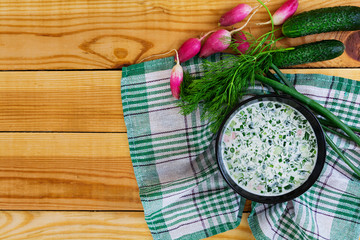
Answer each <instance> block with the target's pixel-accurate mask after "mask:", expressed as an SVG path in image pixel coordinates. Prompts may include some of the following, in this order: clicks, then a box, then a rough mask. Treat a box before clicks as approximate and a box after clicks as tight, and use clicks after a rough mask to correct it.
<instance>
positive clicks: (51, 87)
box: [0, 69, 360, 132]
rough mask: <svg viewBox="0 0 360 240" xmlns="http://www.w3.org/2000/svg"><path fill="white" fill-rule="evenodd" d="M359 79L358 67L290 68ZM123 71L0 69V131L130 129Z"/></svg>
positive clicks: (301, 71)
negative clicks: (124, 103) (124, 105)
mask: <svg viewBox="0 0 360 240" xmlns="http://www.w3.org/2000/svg"><path fill="white" fill-rule="evenodd" d="M284 72H287V73H321V74H327V75H337V76H342V77H347V78H351V79H355V80H360V74H359V73H360V70H359V69H291V70H284ZM120 78H121V71H28V72H26V71H20V72H0V96H2V97H1V98H0V132H4V131H6V132H11V131H42V132H126V127H125V123H124V117H123V112H122V105H121V96H120Z"/></svg>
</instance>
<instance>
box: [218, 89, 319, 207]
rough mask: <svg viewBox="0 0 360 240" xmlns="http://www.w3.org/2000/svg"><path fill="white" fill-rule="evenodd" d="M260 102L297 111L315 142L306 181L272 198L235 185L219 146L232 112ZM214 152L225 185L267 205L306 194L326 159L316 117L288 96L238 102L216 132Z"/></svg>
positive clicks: (258, 97) (255, 98) (272, 96)
mask: <svg viewBox="0 0 360 240" xmlns="http://www.w3.org/2000/svg"><path fill="white" fill-rule="evenodd" d="M262 101H275V102H281V103H285V104H288V105H290V106H292V107H293V108H295V109H297V110H298V111H299V112H300V113H301V114H302V115H303V116H304V117H305V118H306V119H307V120H308V121H309V123H310V125H311V127H312V129H313V131H314V133H315V136H316V140H317V147H318V151H317V159H316V163H315V166H314V168H313V171H312V172H311V174H310V176H309V177H308V179H307V180H306V181H305V182H304V183H303V184H302V185H300V186H299V187H297V188H295V189H294V190H292V191H290V192H288V193H285V194H283V195H274V196H264V195H257V194H254V193H251V192H248V191H246V190H245V189H243V188H241V187H240V186H239V185H237V184H236V183H235V182H234V180H233V179H232V178H231V176H230V174H229V173H228V171H227V170H226V167H225V163H224V161H222V158H221V144H220V138H221V136H222V135H223V132H224V129H225V128H224V127H225V124H226V123H227V121H228V120H229V118H230V117H231V116H232V114H233V113H234V112H236V111H237V110H239V109H240V108H244V107H246V106H248V105H250V104H252V103H255V102H262ZM215 151H216V162H217V164H218V167H219V169H220V172H221V175H222V176H223V178H224V179H225V181H226V182H227V184H228V185H229V186H230V187H231V188H232V189H234V190H235V192H236V193H238V194H239V195H241V196H242V197H244V198H246V199H249V200H251V201H254V202H260V203H267V204H273V203H281V202H286V201H289V200H292V199H294V198H296V197H298V196H300V195H301V194H303V193H304V192H306V191H307V190H308V189H309V188H310V187H311V186H312V185H313V184H314V183H315V182H316V180H317V179H318V178H319V176H320V173H321V171H322V169H323V167H324V164H325V158H326V141H325V136H324V132H323V129H322V127H321V124H320V122H319V121H318V119H317V118H316V116H315V115H314V114H313V113H312V112H311V111H310V110H309V109H308V108H307V107H306V106H305V105H303V104H302V103H301V102H299V101H298V100H296V99H294V98H293V97H291V96H289V95H285V94H282V95H277V94H265V95H258V96H254V97H251V98H249V99H247V100H244V101H242V102H240V103H239V104H238V105H237V106H236V107H235V108H234V109H233V110H232V111H231V112H230V113H229V114H228V115H227V116H226V117H225V119H224V121H223V122H222V124H221V126H220V130H219V131H218V134H217V137H216V145H215Z"/></svg>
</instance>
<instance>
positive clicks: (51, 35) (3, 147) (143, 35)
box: [0, 0, 360, 240]
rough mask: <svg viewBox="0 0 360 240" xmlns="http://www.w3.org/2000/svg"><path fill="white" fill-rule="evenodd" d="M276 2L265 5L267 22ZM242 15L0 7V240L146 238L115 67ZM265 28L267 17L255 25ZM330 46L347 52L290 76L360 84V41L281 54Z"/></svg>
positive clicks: (144, 7) (87, 5) (171, 4)
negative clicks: (326, 76)
mask: <svg viewBox="0 0 360 240" xmlns="http://www.w3.org/2000/svg"><path fill="white" fill-rule="evenodd" d="M244 2H245V3H249V4H250V5H252V6H255V5H257V3H256V1H255V0H252V1H250V0H245V1H243V3H244ZM282 2H284V1H283V0H281V1H280V0H272V1H271V2H270V3H269V4H268V6H269V8H270V10H272V11H274V10H275V9H277V8H278V7H279V6H280V5H281V4H282ZM237 4H239V2H238V1H234V0H229V1H206V3H205V2H204V1H202V0H191V1H190V0H189V1H188V0H186V1H185V0H178V1H169V0H166V1H160V0H159V1H148V0H143V1H136V0H129V1H118V0H97V1H73V0H66V1H63V0H50V1H40V0H17V1H5V0H4V1H2V2H1V3H0V21H1V22H0V23H1V27H0V33H1V34H0V53H1V54H0V70H1V71H0V208H1V209H2V211H1V212H0V239H7V240H11V239H151V235H150V232H149V230H148V228H147V225H146V223H145V221H144V215H143V210H142V205H141V202H140V199H139V196H138V188H137V184H136V180H135V176H134V173H133V169H132V165H131V159H130V154H129V147H128V142H127V136H126V128H125V124H124V119H123V112H122V106H121V97H120V79H121V67H122V66H126V65H129V64H133V63H135V62H137V61H139V60H140V59H142V58H144V57H147V56H150V55H153V54H158V53H163V52H167V51H168V50H170V49H173V48H178V47H179V46H180V45H181V43H182V42H183V41H185V40H186V39H188V38H190V37H195V36H199V35H200V34H202V33H205V32H207V31H209V30H211V29H214V28H215V27H216V24H217V20H218V18H219V17H220V15H221V14H222V13H224V12H226V11H227V10H229V9H231V8H232V7H234V6H236V5H237ZM345 4H347V5H357V6H360V2H359V1H358V0H346V1H345V0H343V1H338V0H326V1H325V0H302V1H300V6H299V9H298V12H301V11H305V10H309V9H315V8H319V7H329V6H335V5H345ZM266 20H267V17H266V13H265V10H264V9H262V10H260V11H259V12H258V14H256V15H255V16H254V18H253V21H252V22H263V21H266ZM266 29H267V28H266V27H259V26H256V25H254V24H250V25H249V26H248V27H247V29H246V30H248V31H251V32H252V33H253V34H255V35H256V34H258V33H260V32H263V31H265V30H266ZM330 38H334V39H339V40H341V41H343V42H344V43H346V45H347V46H348V50H347V51H348V53H346V54H343V55H342V56H341V57H339V58H337V59H334V60H331V61H327V62H321V63H313V64H306V65H302V66H298V67H297V68H294V69H288V70H286V72H291V73H323V74H329V75H338V76H343V77H348V78H353V79H357V80H360V68H359V67H360V62H359V61H358V60H359V55H358V54H359V48H360V46H359V38H360V32H336V33H326V34H319V35H314V36H307V37H303V38H299V39H291V40H285V41H282V43H281V44H283V45H285V46H294V45H297V44H300V43H305V42H311V41H315V40H321V39H330ZM351 51H352V52H353V53H351ZM351 54H352V55H354V59H353V58H351V57H350V55H351ZM356 59H357V60H356ZM249 212H250V205H249V204H247V206H246V209H245V212H244V215H243V220H242V222H241V224H240V226H239V227H238V228H237V229H235V230H232V231H229V232H226V233H223V234H220V235H217V236H214V237H212V239H225V238H226V239H253V236H252V234H251V231H250V229H249V226H248V224H247V220H246V218H247V216H248V215H249Z"/></svg>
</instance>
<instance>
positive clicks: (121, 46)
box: [0, 0, 360, 70]
mask: <svg viewBox="0 0 360 240" xmlns="http://www.w3.org/2000/svg"><path fill="white" fill-rule="evenodd" d="M242 3H248V4H250V5H252V6H256V5H257V4H258V3H257V2H256V1H254V0H244V1H243V2H242ZM282 3H283V1H282V0H272V1H270V3H268V4H267V5H268V7H269V9H270V10H271V11H272V12H274V11H275V10H276V9H277V8H278V7H279V6H280V5H281V4H282ZM237 4H239V2H238V1H235V0H230V1H225V2H224V1H215V0H212V1H207V2H206V4H204V2H203V1H202V0H193V1H174V0H172V1H168V0H153V1H151V0H146V1H137V0H129V1H116V0H106V1H105V0H96V1H71V0H64V1H58V0H49V1H42V0H18V1H9V0H5V1H2V3H1V6H0V21H1V30H0V36H1V38H0V52H1V57H0V70H27V69H114V68H120V67H122V66H125V65H129V64H133V63H135V62H137V61H138V60H140V59H142V58H144V57H147V56H150V55H153V54H158V53H164V52H167V51H169V50H170V49H173V48H178V47H179V46H180V45H181V44H182V43H183V42H184V41H185V40H186V39H188V38H190V37H197V36H199V35H201V34H203V33H205V32H207V31H209V30H213V29H215V28H216V27H217V21H218V19H219V17H220V16H221V15H222V14H223V13H225V12H226V11H228V10H229V9H231V8H233V7H234V6H236V5H237ZM337 5H355V6H360V3H359V1H358V0H347V1H346V2H343V3H339V2H338V1H337V0H318V1H312V0H302V1H301V3H300V6H299V8H298V11H297V12H302V11H305V10H310V9H316V8H320V7H330V6H337ZM267 20H268V15H267V13H266V11H265V9H261V10H259V12H258V13H257V14H256V15H255V16H254V18H253V19H252V21H251V24H250V25H248V27H246V28H245V29H244V30H247V31H250V32H251V33H253V34H254V35H255V36H256V35H259V34H260V33H264V32H265V31H268V30H269V29H270V27H269V26H257V25H255V23H258V22H264V21H267ZM241 24H242V23H241ZM241 24H240V25H241ZM347 37H348V33H343V32H335V33H326V34H319V35H313V36H307V37H304V38H297V39H291V40H286V41H284V42H283V44H287V45H296V44H299V43H303V42H309V41H315V40H321V39H326V38H335V39H339V40H342V41H345V40H346V38H347ZM307 66H308V65H306V67H307ZM359 66H360V63H359V61H356V60H354V59H352V58H350V57H348V55H347V54H344V55H343V56H342V57H340V58H337V59H336V60H333V61H331V62H327V63H316V64H312V65H311V67H359Z"/></svg>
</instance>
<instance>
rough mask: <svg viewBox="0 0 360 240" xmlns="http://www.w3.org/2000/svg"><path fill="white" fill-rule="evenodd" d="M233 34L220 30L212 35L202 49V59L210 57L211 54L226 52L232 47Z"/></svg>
mask: <svg viewBox="0 0 360 240" xmlns="http://www.w3.org/2000/svg"><path fill="white" fill-rule="evenodd" d="M230 42H231V32H229V31H228V30H225V29H220V30H217V31H216V32H214V33H213V34H211V35H210V37H209V38H208V39H207V40H206V41H205V43H204V45H203V47H202V48H201V51H200V54H199V56H200V57H208V56H210V55H211V54H214V53H217V52H221V51H224V50H225V49H227V48H228V47H229V46H230Z"/></svg>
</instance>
